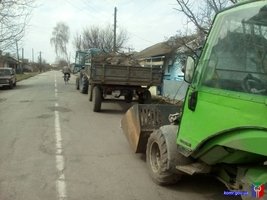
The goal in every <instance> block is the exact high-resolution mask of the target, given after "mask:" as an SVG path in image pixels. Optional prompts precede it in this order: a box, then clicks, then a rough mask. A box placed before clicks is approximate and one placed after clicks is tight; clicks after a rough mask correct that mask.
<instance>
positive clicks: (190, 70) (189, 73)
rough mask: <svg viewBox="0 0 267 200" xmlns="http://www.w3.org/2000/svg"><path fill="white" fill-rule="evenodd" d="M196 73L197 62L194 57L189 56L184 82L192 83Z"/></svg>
mask: <svg viewBox="0 0 267 200" xmlns="http://www.w3.org/2000/svg"><path fill="white" fill-rule="evenodd" d="M194 72H195V60H194V58H193V57H191V56H188V57H187V60H186V65H185V69H184V73H185V74H184V80H185V81H186V82H187V83H191V82H192V79H193V75H194Z"/></svg>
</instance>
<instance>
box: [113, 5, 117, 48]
mask: <svg viewBox="0 0 267 200" xmlns="http://www.w3.org/2000/svg"><path fill="white" fill-rule="evenodd" d="M116 29H117V7H115V8H114V44H113V51H114V52H116V51H117V49H116Z"/></svg>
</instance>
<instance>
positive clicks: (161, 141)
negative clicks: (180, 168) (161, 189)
mask: <svg viewBox="0 0 267 200" xmlns="http://www.w3.org/2000/svg"><path fill="white" fill-rule="evenodd" d="M146 162H147V165H148V169H149V173H150V175H151V177H152V180H153V181H154V182H155V183H157V184H159V185H171V184H175V183H176V182H177V181H178V180H179V179H180V178H181V175H180V174H174V173H173V172H170V170H169V169H168V152H167V144H166V141H165V138H164V136H163V134H162V132H161V130H155V131H154V132H153V133H152V134H151V135H150V137H149V139H148V142H147V149H146Z"/></svg>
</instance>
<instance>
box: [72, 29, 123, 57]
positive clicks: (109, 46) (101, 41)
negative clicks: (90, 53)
mask: <svg viewBox="0 0 267 200" xmlns="http://www.w3.org/2000/svg"><path fill="white" fill-rule="evenodd" d="M127 40H128V34H127V31H125V30H123V29H122V30H120V31H119V33H118V34H117V40H116V41H117V42H116V49H117V50H118V51H119V50H120V49H122V48H123V45H125V43H126V42H127ZM113 41H114V37H113V30H112V27H111V26H110V25H108V26H106V27H105V28H100V27H98V26H91V27H87V28H85V29H84V30H83V32H82V34H78V33H76V35H75V37H74V40H73V44H74V46H75V48H76V49H78V50H80V49H89V48H99V49H102V50H104V51H108V52H109V51H112V50H113Z"/></svg>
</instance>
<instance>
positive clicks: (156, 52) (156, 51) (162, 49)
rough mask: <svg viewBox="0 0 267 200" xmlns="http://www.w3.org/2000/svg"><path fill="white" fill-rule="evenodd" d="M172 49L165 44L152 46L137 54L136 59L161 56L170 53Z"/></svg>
mask: <svg viewBox="0 0 267 200" xmlns="http://www.w3.org/2000/svg"><path fill="white" fill-rule="evenodd" d="M171 51H172V47H171V46H170V45H168V44H167V42H160V43H157V44H155V45H152V46H150V47H148V48H146V49H144V50H142V51H140V52H139V53H137V55H136V57H137V58H139V59H140V58H148V57H152V56H162V55H167V54H169V53H171Z"/></svg>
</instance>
